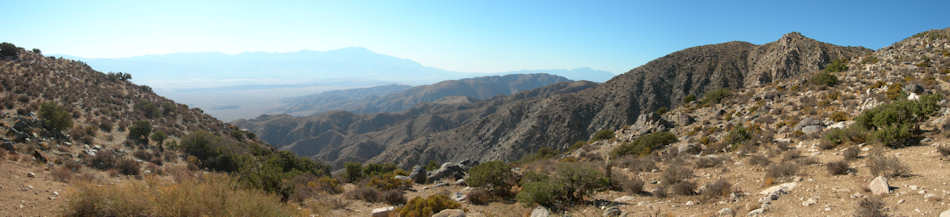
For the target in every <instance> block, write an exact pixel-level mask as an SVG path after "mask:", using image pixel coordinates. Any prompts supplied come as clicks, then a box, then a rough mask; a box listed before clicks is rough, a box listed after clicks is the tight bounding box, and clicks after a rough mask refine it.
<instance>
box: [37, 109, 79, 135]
mask: <svg viewBox="0 0 950 217" xmlns="http://www.w3.org/2000/svg"><path fill="white" fill-rule="evenodd" d="M39 116H40V117H39V118H40V120H41V121H42V122H43V127H45V128H46V129H47V130H49V131H53V132H62V131H63V130H67V129H69V128H71V127H73V115H72V114H70V113H69V112H68V111H66V109H65V108H63V107H61V106H59V105H57V104H55V103H51V102H46V103H43V104H41V105H40V114H39Z"/></svg>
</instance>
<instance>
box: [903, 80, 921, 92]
mask: <svg viewBox="0 0 950 217" xmlns="http://www.w3.org/2000/svg"><path fill="white" fill-rule="evenodd" d="M904 92H906V93H917V94H919V93H923V92H924V87H923V86H920V85H919V84H914V83H912V84H907V85H905V86H904Z"/></svg>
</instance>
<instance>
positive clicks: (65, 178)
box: [0, 151, 74, 183]
mask: <svg viewBox="0 0 950 217" xmlns="http://www.w3.org/2000/svg"><path fill="white" fill-rule="evenodd" d="M0 152H3V151H0ZM73 173H74V172H73V170H71V169H69V168H67V167H65V166H62V167H57V168H56V169H53V171H51V172H50V175H51V176H53V180H56V181H58V182H63V183H68V182H69V180H70V179H72V177H73Z"/></svg>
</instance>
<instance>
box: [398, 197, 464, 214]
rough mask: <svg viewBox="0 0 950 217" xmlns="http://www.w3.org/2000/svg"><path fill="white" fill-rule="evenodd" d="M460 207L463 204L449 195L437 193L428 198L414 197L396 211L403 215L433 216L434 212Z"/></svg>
mask: <svg viewBox="0 0 950 217" xmlns="http://www.w3.org/2000/svg"><path fill="white" fill-rule="evenodd" d="M459 207H461V205H460V204H459V203H457V202H455V201H453V200H452V199H449V197H447V196H445V195H441V194H435V195H432V196H429V197H426V198H422V197H414V198H412V200H409V202H408V203H406V205H405V206H403V207H400V208H399V209H398V210H397V211H396V212H397V213H399V216H402V217H425V216H432V214H435V213H438V212H440V211H442V210H445V209H457V208H459Z"/></svg>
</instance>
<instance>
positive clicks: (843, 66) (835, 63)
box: [825, 59, 848, 72]
mask: <svg viewBox="0 0 950 217" xmlns="http://www.w3.org/2000/svg"><path fill="white" fill-rule="evenodd" d="M825 71H826V72H843V71H848V60H846V59H836V60H832V61H831V63H828V65H825Z"/></svg>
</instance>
